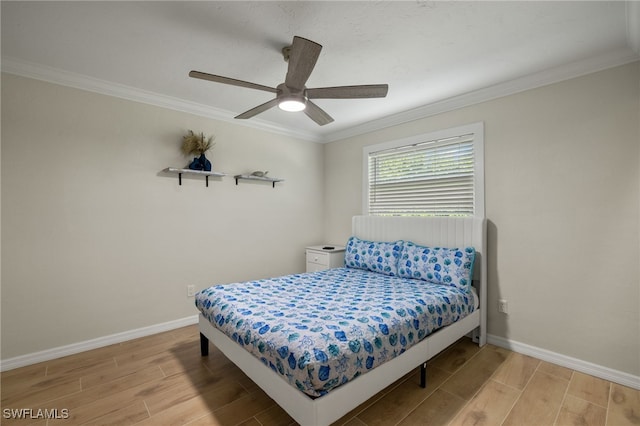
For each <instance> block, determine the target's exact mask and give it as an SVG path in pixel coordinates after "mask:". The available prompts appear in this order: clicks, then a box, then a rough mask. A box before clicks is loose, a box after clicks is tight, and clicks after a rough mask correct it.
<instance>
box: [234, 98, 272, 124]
mask: <svg viewBox="0 0 640 426" xmlns="http://www.w3.org/2000/svg"><path fill="white" fill-rule="evenodd" d="M276 105H278V98H273V99H271V100H270V101H269V102H265V103H263V104H262V105H258V106H257V107H255V108H251V109H250V110H249V111H245V112H243V113H242V114H240V115H237V116H235V117H234V118H238V119H241V120H242V119H245V118H251V117H253V116H254V115H258V114H260V113H261V112H265V111H266V110H268V109H269V108H273V107H274V106H276Z"/></svg>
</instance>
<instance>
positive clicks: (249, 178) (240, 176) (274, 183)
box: [234, 175, 284, 188]
mask: <svg viewBox="0 0 640 426" xmlns="http://www.w3.org/2000/svg"><path fill="white" fill-rule="evenodd" d="M234 178H235V180H236V185H237V184H238V180H240V179H246V180H260V181H263V182H271V185H272V186H273V187H274V188H275V187H276V182H283V181H284V179H278V178H272V177H265V176H254V175H235V176H234Z"/></svg>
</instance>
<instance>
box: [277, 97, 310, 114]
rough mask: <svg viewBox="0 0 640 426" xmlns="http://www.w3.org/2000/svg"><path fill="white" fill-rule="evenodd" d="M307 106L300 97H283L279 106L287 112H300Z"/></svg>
mask: <svg viewBox="0 0 640 426" xmlns="http://www.w3.org/2000/svg"><path fill="white" fill-rule="evenodd" d="M306 107H307V105H306V103H305V102H304V101H301V100H300V99H294V98H289V99H283V100H281V101H280V102H279V103H278V108H280V109H281V110H283V111H287V112H299V111H303V110H304V109H305V108H306Z"/></svg>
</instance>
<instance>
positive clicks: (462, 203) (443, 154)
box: [363, 123, 484, 216]
mask: <svg viewBox="0 0 640 426" xmlns="http://www.w3.org/2000/svg"><path fill="white" fill-rule="evenodd" d="M483 133H484V125H483V123H476V124H471V125H467V126H461V127H456V128H452V129H447V130H443V131H439V132H433V133H428V134H424V135H419V136H415V137H411V138H407V139H402V140H396V141H391V142H387V143H382V144H378V145H371V146H367V147H365V148H364V167H363V168H364V178H363V182H364V186H365V188H364V189H365V190H364V199H363V206H364V214H370V215H393V216H418V215H419V216H484V165H483V164H484V148H483V145H484V143H483V136H484V135H483Z"/></svg>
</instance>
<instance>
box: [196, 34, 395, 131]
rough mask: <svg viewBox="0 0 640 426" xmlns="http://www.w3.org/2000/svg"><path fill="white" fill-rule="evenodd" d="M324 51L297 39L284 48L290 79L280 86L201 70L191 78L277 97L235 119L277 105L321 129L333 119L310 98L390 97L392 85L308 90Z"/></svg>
mask: <svg viewBox="0 0 640 426" xmlns="http://www.w3.org/2000/svg"><path fill="white" fill-rule="evenodd" d="M321 50H322V46H321V45H319V44H318V43H315V42H313V41H311V40H307V39H305V38H302V37H298V36H294V37H293V44H292V45H291V46H287V47H285V48H283V49H282V54H283V55H284V59H285V61H288V62H289V66H288V69H287V76H286V77H285V80H284V83H282V84H279V85H278V86H277V87H275V88H273V87H268V86H263V85H261V84H256V83H250V82H248V81H243V80H236V79H235V78H229V77H222V76H219V75H213V74H207V73H204V72H200V71H191V72H190V73H189V77H193V78H200V79H202V80H209V81H214V82H216V83H224V84H231V85H233V86H240V87H248V88H250V89H257V90H263V91H265V92H271V93H275V94H276V97H275V98H274V99H272V100H270V101H268V102H265V103H263V104H262V105H258V106H257V107H255V108H252V109H250V110H249V111H246V112H243V113H242V114H240V115H238V116H236V117H235V118H239V119H246V118H251V117H253V116H255V115H257V114H260V113H261V112H264V111H266V110H268V109H269V108H272V107H274V106H276V105H277V106H278V107H280V109H282V110H284V111H293V112H295V111H304V113H305V114H306V115H307V116H309V118H311V119H312V120H313V121H315V122H316V123H318V124H319V125H320V126H324V125H325V124H328V123H331V122H332V121H333V118H331V116H330V115H329V114H327V113H326V112H325V111H324V110H322V109H321V108H320V107H319V106H318V105H316V104H314V103H313V102H311V100H310V99H357V98H384V97H385V96H387V91H388V90H389V86H388V85H386V84H368V85H359V86H338V87H319V88H314V89H307V87H306V86H305V83H306V82H307V79H309V76H310V75H311V71H313V67H314V66H315V65H316V61H317V60H318V56H319V55H320V51H321Z"/></svg>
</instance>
